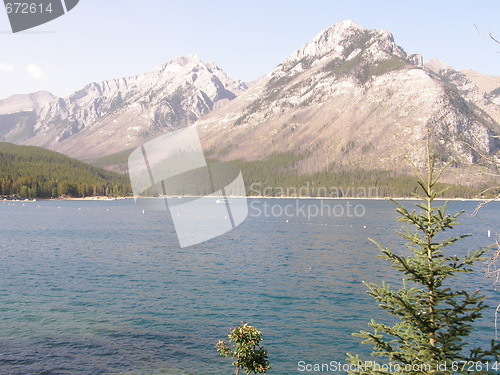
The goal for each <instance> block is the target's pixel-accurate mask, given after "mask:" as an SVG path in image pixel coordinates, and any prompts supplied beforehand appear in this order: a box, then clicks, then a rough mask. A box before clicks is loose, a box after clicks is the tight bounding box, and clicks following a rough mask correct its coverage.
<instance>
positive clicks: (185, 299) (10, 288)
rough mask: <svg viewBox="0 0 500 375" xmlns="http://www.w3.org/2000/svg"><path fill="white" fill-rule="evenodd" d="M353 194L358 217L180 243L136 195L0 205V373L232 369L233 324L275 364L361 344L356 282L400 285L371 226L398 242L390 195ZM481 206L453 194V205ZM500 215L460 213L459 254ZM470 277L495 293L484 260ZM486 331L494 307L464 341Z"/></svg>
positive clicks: (364, 299)
mask: <svg viewBox="0 0 500 375" xmlns="http://www.w3.org/2000/svg"><path fill="white" fill-rule="evenodd" d="M252 202H254V207H256V205H257V206H258V205H262V204H263V202H264V201H255V200H253V201H252ZM255 202H256V203H255ZM265 202H268V204H270V205H272V206H276V207H278V206H282V208H283V207H284V206H285V205H289V204H291V203H293V204H295V201H293V200H283V199H275V200H274V199H273V200H266V201H265ZM300 202H301V204H302V203H303V202H305V204H317V201H306V200H301V201H300ZM345 203H346V201H329V202H328V203H327V204H331V205H336V204H345ZM352 204H353V205H357V204H361V205H363V207H364V209H365V215H364V216H362V217H356V216H353V217H347V216H346V215H344V216H342V217H335V216H329V217H324V216H323V217H320V216H317V217H312V218H310V219H307V218H306V217H303V216H300V215H299V216H297V217H284V216H280V217H274V216H272V215H268V216H265V215H260V216H258V217H257V215H256V212H255V210H254V211H251V217H249V218H248V219H247V220H246V221H245V222H244V223H243V224H242V225H241V226H239V227H238V228H236V229H235V230H233V231H231V232H229V233H227V234H225V235H223V236H221V237H218V238H216V239H213V240H210V241H208V242H205V243H203V244H200V245H196V246H192V247H189V248H184V249H180V248H179V245H178V242H177V239H176V235H175V230H174V227H173V224H172V222H171V220H170V218H169V217H168V214H166V213H162V212H145V213H144V214H143V213H142V211H141V210H138V209H137V208H136V207H135V206H134V204H133V201H131V200H126V201H101V202H80V201H64V202H61V201H41V202H29V203H22V202H16V203H13V202H3V203H2V202H0V223H1V227H0V239H1V241H0V373H1V374H2V375H10V374H43V375H55V374H134V375H139V374H141V375H146V374H148V375H149V374H151V375H156V374H206V375H212V374H213V375H220V374H230V373H232V367H231V365H230V363H229V361H228V360H224V359H222V358H219V357H218V354H217V352H216V351H215V349H214V345H215V343H216V342H217V341H218V340H219V339H223V338H226V336H227V334H228V332H229V330H230V329H231V328H233V327H234V326H236V325H237V324H238V323H239V322H240V321H248V322H249V323H250V324H252V325H255V326H256V327H258V328H259V329H260V330H261V331H262V333H263V335H264V339H265V340H264V342H263V344H264V346H265V347H266V348H267V349H268V351H269V356H270V360H271V365H272V367H273V369H272V370H271V371H270V372H269V373H270V374H299V373H300V372H299V371H298V369H297V363H298V361H305V362H308V363H324V362H330V361H345V358H346V355H345V353H346V352H351V353H362V354H367V353H369V352H370V348H367V347H365V346H364V345H361V344H360V342H359V340H358V339H356V338H353V337H352V336H351V333H352V332H356V331H359V330H360V329H366V328H367V327H366V323H367V322H368V321H369V320H370V319H371V318H372V317H380V318H382V319H384V315H383V314H382V315H380V312H379V311H378V310H377V308H376V304H375V303H374V302H373V301H372V300H371V298H370V297H369V296H367V295H366V293H365V290H366V288H365V287H364V285H363V284H362V281H367V282H377V283H380V282H381V281H382V280H388V281H391V283H392V284H393V285H394V286H398V285H399V284H400V280H399V279H398V277H397V276H395V275H394V272H393V271H392V270H391V269H390V268H389V267H388V265H387V264H386V263H387V262H385V261H383V260H382V259H379V258H377V257H376V256H377V255H378V250H377V248H376V247H375V246H374V245H373V244H372V243H371V242H369V241H368V237H371V238H373V239H375V240H377V241H378V242H380V243H381V244H383V245H384V246H390V247H392V248H393V249H397V248H398V247H400V248H401V246H402V245H404V240H402V239H401V238H399V237H398V236H396V235H395V231H396V229H398V228H399V225H400V224H398V223H397V222H396V221H395V217H396V214H395V211H394V205H393V204H392V203H391V202H387V201H352ZM405 204H407V205H411V204H413V203H408V202H407V203H405ZM475 206H476V203H474V202H452V203H450V211H452V212H455V211H458V210H466V212H467V213H471V212H472V211H473V209H474V208H475ZM277 211H278V210H277ZM277 211H276V212H277ZM499 213H500V205H499V204H492V205H490V206H488V207H486V208H485V209H483V211H482V212H481V215H480V218H477V217H470V216H467V214H465V215H464V216H462V218H461V220H460V221H461V225H460V226H459V227H458V228H457V230H456V232H457V233H472V234H474V237H473V238H468V239H465V240H463V241H461V242H460V243H459V245H457V246H456V247H455V249H454V250H453V251H455V252H457V253H463V251H464V249H475V248H477V247H480V246H487V245H489V244H491V243H492V242H493V238H488V237H487V230H488V229H490V230H491V232H492V233H495V232H497V231H498V230H499V228H500V215H499ZM402 249H403V250H401V251H403V252H404V247H403V248H402ZM466 277H467V279H466V280H465V281H466V282H464V280H462V283H463V285H466V286H467V287H468V288H469V289H471V290H474V289H476V288H480V289H481V290H482V292H483V294H486V295H488V296H490V297H491V299H490V300H489V304H490V305H492V306H495V307H496V306H497V304H498V303H500V301H498V300H499V298H498V297H499V295H498V294H497V292H495V290H494V287H493V286H492V280H491V279H487V278H485V277H484V274H483V271H482V267H479V268H478V269H477V273H475V274H473V275H470V276H466ZM494 335H495V332H494V308H493V307H492V308H490V309H489V310H487V311H485V312H484V318H483V319H482V320H481V321H480V322H479V329H478V330H477V332H476V333H475V335H474V336H473V337H472V338H471V340H470V341H471V342H472V343H480V344H481V343H484V342H488V341H489V340H490V339H493V338H494Z"/></svg>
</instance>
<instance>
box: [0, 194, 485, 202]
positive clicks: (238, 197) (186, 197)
mask: <svg viewBox="0 0 500 375" xmlns="http://www.w3.org/2000/svg"><path fill="white" fill-rule="evenodd" d="M226 197H227V198H228V199H244V198H246V199H298V200H373V201H390V200H395V201H420V199H419V198H415V197H305V196H300V197H290V196H287V197H270V196H258V195H252V196H241V195H239V196H237V195H235V196H231V195H228V196H226ZM170 198H178V199H189V198H192V199H196V198H205V199H206V198H210V199H211V198H213V199H218V198H222V196H220V197H219V196H203V195H201V196H195V195H180V196H173V197H170ZM129 199H134V197H130V196H129V197H111V198H110V197H105V196H95V197H82V198H72V197H60V198H34V199H22V198H16V199H7V198H3V199H1V200H0V201H3V202H39V201H59V202H60V201H96V202H107V201H109V202H111V201H122V200H129ZM141 199H166V198H165V197H141ZM435 200H436V201H458V202H468V201H470V202H489V201H492V198H436V199H435Z"/></svg>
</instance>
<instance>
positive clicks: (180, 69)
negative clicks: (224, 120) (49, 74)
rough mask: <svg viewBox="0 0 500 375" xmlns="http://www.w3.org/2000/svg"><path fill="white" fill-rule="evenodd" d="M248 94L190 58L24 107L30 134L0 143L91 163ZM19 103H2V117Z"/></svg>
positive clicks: (240, 85) (243, 87) (236, 83)
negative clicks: (27, 146)
mask: <svg viewBox="0 0 500 375" xmlns="http://www.w3.org/2000/svg"><path fill="white" fill-rule="evenodd" d="M246 88H247V87H246V84H244V83H242V82H240V81H235V80H232V79H231V78H229V77H228V76H227V75H226V74H225V73H224V72H223V71H222V70H221V69H219V68H218V67H217V66H216V65H215V64H213V63H204V62H203V61H201V60H200V59H199V58H198V57H197V56H194V55H191V56H187V57H179V58H176V59H174V60H172V61H169V62H168V63H166V64H163V65H160V66H158V67H157V68H156V69H155V70H153V71H152V72H149V73H145V74H140V75H136V76H132V77H127V78H119V79H114V80H109V81H104V82H100V83H91V84H89V85H87V86H86V87H84V88H83V89H81V90H79V91H77V92H75V93H74V94H72V95H70V96H69V97H67V98H55V97H52V100H47V101H46V102H45V103H44V105H41V106H35V105H32V106H31V107H30V106H27V105H26V104H24V107H22V108H24V109H25V111H26V114H25V115H26V116H29V117H30V120H31V121H30V122H29V124H28V125H29V126H28V127H29V129H28V131H26V132H25V136H24V137H21V138H20V137H19V136H16V137H15V138H13V137H12V134H9V133H5V134H3V140H7V141H14V142H17V143H25V144H32V145H37V146H43V147H47V148H51V149H54V150H57V151H60V152H63V153H65V154H68V155H70V156H73V157H78V158H81V159H90V158H93V157H99V156H103V155H106V154H110V153H114V152H118V151H123V150H124V149H127V148H132V147H135V146H137V145H139V144H141V143H143V142H144V141H145V140H147V139H149V138H151V137H154V136H155V135H158V134H162V133H164V132H167V131H169V130H172V129H177V128H180V127H185V126H189V125H191V124H192V123H193V122H195V121H196V120H197V119H199V118H200V117H201V116H203V115H204V114H206V113H208V112H210V111H212V110H214V109H215V108H217V107H219V106H221V105H223V104H224V103H225V102H227V101H229V100H232V99H234V98H235V97H236V96H237V95H238V94H240V93H241V92H242V91H245V90H246ZM20 99H21V98H19V97H18V98H10V99H7V100H6V101H1V102H0V114H2V113H3V115H7V116H8V115H9V114H10V115H11V117H12V114H13V113H16V112H17V113H19V112H20V111H18V110H17V109H19V108H21V107H20V106H19V105H17V107H16V105H14V102H19V103H20V102H26V99H25V98H23V100H20ZM2 108H5V110H4V111H3V112H2ZM8 108H10V109H11V110H10V112H8ZM33 119H35V120H34V121H33ZM3 120H4V121H6V118H5V117H4V118H3ZM0 127H2V117H0ZM25 127H26V126H25Z"/></svg>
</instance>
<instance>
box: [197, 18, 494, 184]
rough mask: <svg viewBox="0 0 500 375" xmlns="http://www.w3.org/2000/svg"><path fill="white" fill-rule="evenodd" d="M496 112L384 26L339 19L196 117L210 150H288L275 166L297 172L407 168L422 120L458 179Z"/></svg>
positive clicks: (256, 153)
mask: <svg viewBox="0 0 500 375" xmlns="http://www.w3.org/2000/svg"><path fill="white" fill-rule="evenodd" d="M431 65H432V64H431ZM435 65H436V66H437V65H439V64H435ZM498 110H499V103H498V102H497V96H495V95H492V94H491V93H490V94H486V93H483V92H481V91H480V90H479V89H478V88H477V87H476V86H475V85H474V83H473V82H472V81H470V80H468V79H467V76H466V75H464V74H462V73H459V72H455V71H454V70H452V69H451V67H446V68H443V69H437V68H432V66H430V67H426V66H424V65H423V58H422V57H421V56H419V55H410V54H407V53H406V52H405V51H404V50H403V49H402V48H401V47H400V46H398V45H397V44H396V43H395V41H394V38H393V36H392V34H391V33H389V32H387V31H383V30H365V29H363V28H362V27H361V26H359V25H357V24H355V23H354V22H352V21H343V22H340V23H338V24H336V25H334V26H332V27H330V28H328V29H326V30H324V31H322V32H321V33H320V34H318V35H317V36H316V37H315V38H314V39H313V40H311V41H310V42H309V43H307V44H305V45H304V46H303V47H301V48H299V49H298V50H297V51H295V52H294V53H293V54H292V55H291V56H290V58H288V59H287V60H286V61H284V62H283V63H282V64H280V65H278V66H277V67H276V68H275V69H274V70H273V71H272V72H271V73H269V74H268V75H267V76H265V77H264V78H262V79H261V80H260V81H259V82H257V83H256V84H255V85H253V86H252V87H251V88H250V89H249V90H248V91H246V92H245V93H243V94H241V95H240V96H239V97H238V98H236V99H235V100H233V101H232V102H231V103H229V104H228V105H227V106H226V107H225V108H224V109H223V110H220V111H214V112H212V113H211V114H209V115H207V116H205V117H204V118H202V119H200V120H198V121H197V122H196V123H195V125H196V126H197V127H198V129H199V131H200V133H201V134H202V141H203V145H204V147H205V148H206V149H207V150H210V154H211V155H212V157H214V158H217V159H220V160H244V161H255V160H266V159H268V158H271V157H272V156H273V155H276V154H283V153H292V154H293V155H295V157H294V158H293V162H290V164H289V165H287V166H284V167H283V170H284V171H294V172H295V173H296V174H298V175H312V174H315V173H320V172H325V171H334V170H338V169H339V168H340V169H342V168H350V169H362V170H391V171H406V172H408V171H409V170H410V168H409V160H412V161H413V162H414V163H416V164H417V165H423V164H424V162H425V136H426V129H427V127H429V128H430V131H431V134H432V143H433V149H434V151H435V152H436V153H437V155H438V158H439V159H440V160H441V161H443V162H444V161H452V162H453V166H454V167H456V168H459V171H458V172H457V171H456V170H454V171H453V173H450V175H451V174H454V175H455V177H456V178H457V179H461V181H460V183H464V184H467V183H469V182H474V181H475V178H476V177H475V176H474V173H472V174H471V173H468V172H467V173H465V171H466V170H468V169H470V168H469V167H470V166H471V165H473V164H475V163H477V162H478V161H479V160H480V158H481V156H480V155H481V154H484V155H488V156H495V155H496V156H497V157H498V152H499V150H500V141H499V139H498V138H495V136H496V137H498V135H499V134H500V126H499V124H498V117H497V115H498ZM495 118H496V119H497V120H495ZM469 172H470V171H469Z"/></svg>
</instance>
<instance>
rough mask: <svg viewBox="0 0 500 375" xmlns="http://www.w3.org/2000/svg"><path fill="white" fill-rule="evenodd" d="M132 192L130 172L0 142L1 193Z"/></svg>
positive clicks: (45, 196)
mask: <svg viewBox="0 0 500 375" xmlns="http://www.w3.org/2000/svg"><path fill="white" fill-rule="evenodd" d="M128 192H130V186H129V181H128V178H127V177H126V176H123V175H119V174H116V173H113V172H109V171H105V170H102V169H99V168H95V167H93V166H90V165H88V164H85V163H82V162H81V161H78V160H75V159H71V158H69V157H67V156H65V155H62V154H59V153H56V152H53V151H49V150H46V149H43V148H40V147H33V146H19V145H14V144H11V143H5V142H0V195H3V196H21V197H23V198H28V197H29V198H35V197H42V198H50V197H58V196H62V195H68V196H73V197H84V196H91V195H121V196H123V195H125V194H127V193H128Z"/></svg>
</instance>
